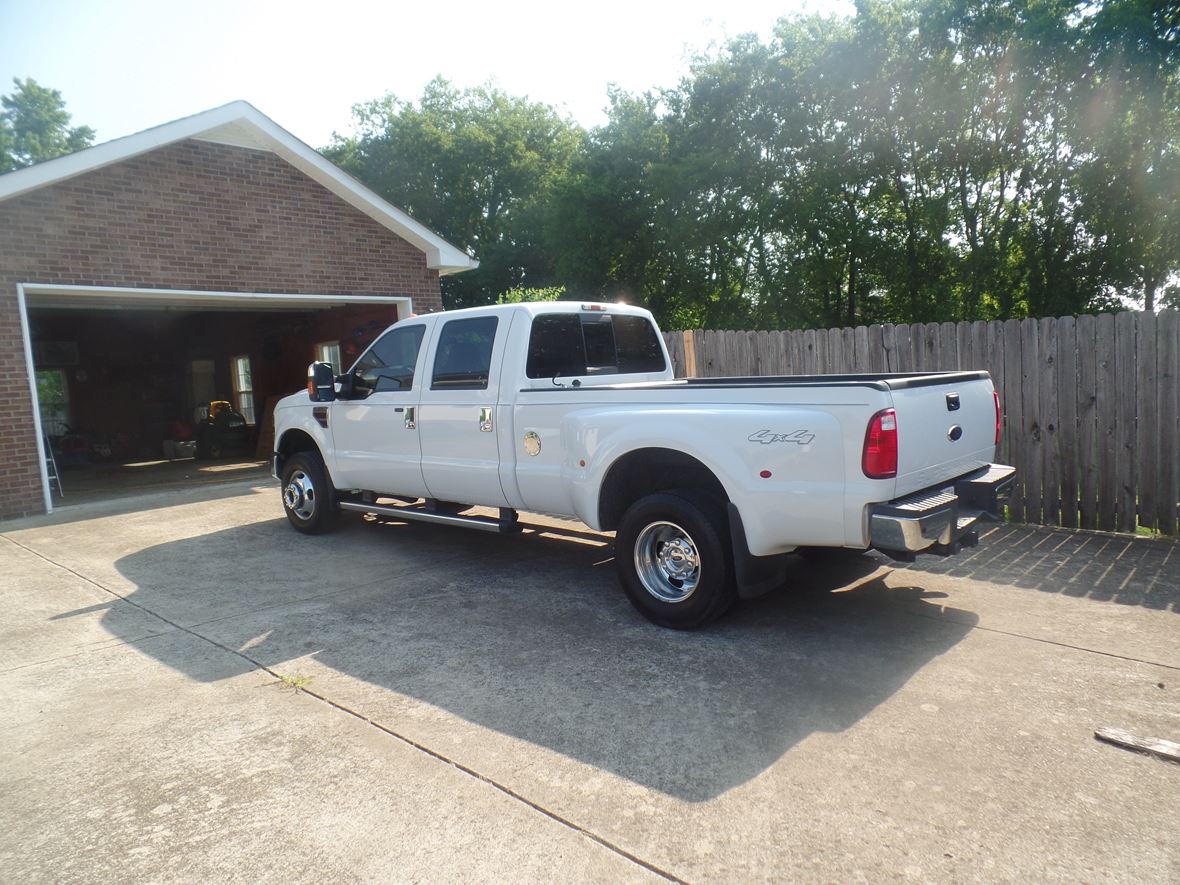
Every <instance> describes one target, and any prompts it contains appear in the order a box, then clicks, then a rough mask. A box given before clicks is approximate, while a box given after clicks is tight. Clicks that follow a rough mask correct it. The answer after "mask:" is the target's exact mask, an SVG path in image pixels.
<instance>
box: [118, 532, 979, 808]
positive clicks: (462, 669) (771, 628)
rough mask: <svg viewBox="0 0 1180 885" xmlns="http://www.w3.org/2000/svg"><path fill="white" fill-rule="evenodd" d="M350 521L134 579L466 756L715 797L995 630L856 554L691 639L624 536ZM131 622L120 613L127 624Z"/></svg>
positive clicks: (165, 654)
mask: <svg viewBox="0 0 1180 885" xmlns="http://www.w3.org/2000/svg"><path fill="white" fill-rule="evenodd" d="M344 523H345V524H344V525H343V526H342V527H341V530H340V531H338V532H337V533H336V534H334V535H328V536H320V537H314V538H308V537H304V536H299V535H296V534H295V533H294V532H292V531H291V530H290V529H289V528H288V527H287V525H286V523H285V521H284V520H274V521H268V522H260V523H255V524H253V525H247V526H241V527H237V528H233V529H230V530H226V531H221V532H214V533H211V534H207V535H203V536H199V537H194V538H187V539H183V540H178V541H174V542H170V543H167V544H161V545H158V546H156V547H151V548H147V549H144V550H141V551H137V552H135V553H132V554H130V555H128V556H126V557H124V558H122V559H120V560H119V561H118V563H117V567H118V569H119V571H120V572H121V574H122V575H123V576H125V577H126V578H127V579H129V580H130V581H132V582H134V584H135V585H136V588H137V589H136V590H135V591H134V593H132V594H131V596H130V597H129V598H130V599H131V601H132V602H134V603H136V604H137V605H139V606H141V607H143V608H145V609H147V610H149V611H151V612H154V613H156V614H158V615H160V616H162V617H164V618H167V619H168V620H170V621H172V622H174V623H178V624H182V625H184V626H186V627H187V628H189V629H191V630H192V631H193V632H195V633H197V634H199V635H201V636H204V637H207V638H209V639H211V640H213V641H214V642H216V643H218V644H220V645H222V646H224V647H225V648H227V649H231V650H238V651H240V652H241V654H242V655H246V656H248V657H249V658H250V659H251V660H253V661H256V662H259V663H262V664H265V665H266V666H268V667H271V668H274V669H275V670H277V671H279V672H283V673H295V672H299V673H304V674H314V677H315V679H314V685H315V688H316V689H317V691H320V692H322V693H323V694H325V695H327V696H328V697H330V698H332V699H333V700H335V701H338V702H340V703H342V704H345V705H346V706H348V707H350V708H351V709H354V710H357V711H358V712H360V713H361V714H363V715H364V716H366V717H368V718H371V719H373V720H374V721H376V722H380V723H381V724H383V725H385V726H387V727H389V728H391V729H392V730H394V731H396V732H398V733H401V734H404V735H405V736H407V737H409V738H411V739H413V740H416V741H420V742H422V743H424V744H426V745H428V746H431V747H432V748H435V749H437V748H439V747H442V746H446V747H449V749H448V750H447V752H450V753H453V754H454V755H455V756H456V758H457V760H458V761H461V762H463V763H464V764H468V765H471V766H472V767H476V768H479V767H480V759H481V758H482V757H481V756H480V755H479V754H480V753H483V752H491V753H492V754H498V755H500V756H501V757H502V756H503V754H504V752H505V750H504V748H503V746H500V747H499V748H498V749H496V748H495V746H494V744H495V742H492V744H493V749H491V750H488V749H487V747H486V746H484V745H485V744H486V743H487V741H488V739H486V738H480V737H479V736H478V732H477V733H476V735H475V736H474V737H473V736H472V735H471V734H470V732H469V730H468V729H466V728H462V727H457V726H456V724H455V723H454V721H453V719H451V718H449V717H451V716H457V717H460V718H461V719H463V720H465V721H466V722H469V723H473V724H474V725H476V726H479V727H482V728H485V729H491V730H492V731H495V732H498V733H500V734H502V735H507V736H510V737H511V738H515V739H519V740H522V741H527V742H529V743H531V744H534V745H536V746H538V747H541V748H544V749H546V750H549V751H552V752H553V753H556V754H560V755H561V756H564V757H567V758H569V759H573V760H576V761H578V762H581V763H584V764H585V765H588V766H592V767H593V768H597V769H601V770H604V771H607V772H611V773H613V774H616V775H618V776H620V777H623V778H626V779H627V780H629V781H632V782H634V783H636V784H641V785H643V786H645V787H649V788H651V789H654V790H658V791H660V792H662V793H665V794H668V795H671V796H675V797H678V798H681V799H685V800H688V801H694V802H696V801H704V800H708V799H711V798H713V797H716V796H718V795H719V794H721V793H723V792H725V791H726V790H728V789H731V788H733V787H735V786H738V785H740V784H743V783H746V782H747V781H749V780H750V779H752V778H754V777H756V776H757V775H758V774H760V773H761V772H762V771H764V770H765V769H766V768H768V767H769V766H771V765H772V764H774V762H775V761H776V760H778V759H779V758H780V757H781V756H782V755H783V754H784V753H786V752H788V751H789V750H790V749H791V748H792V747H793V746H794V745H796V744H797V743H799V742H800V741H802V740H804V739H805V738H807V737H808V736H809V735H812V734H814V733H817V732H840V731H844V730H845V729H848V728H849V727H851V726H853V725H854V724H855V723H857V722H858V721H859V720H861V719H862V718H863V717H865V716H867V715H868V714H869V713H871V712H872V711H873V710H874V709H875V708H876V707H877V706H878V705H879V704H881V703H882V702H883V701H885V700H887V699H888V698H889V697H891V696H892V695H893V694H894V693H895V692H897V691H898V689H899V688H901V687H902V686H903V685H904V684H905V683H906V682H907V681H908V680H909V679H910V678H911V677H912V676H913V675H914V674H915V673H917V672H918V671H919V670H921V669H922V668H923V667H924V666H925V665H926V664H927V663H929V662H930V661H931V660H932V659H934V658H937V657H938V656H939V655H942V654H945V653H946V652H947V651H948V650H949V649H951V648H952V647H954V646H955V644H956V643H958V642H959V641H960V640H961V639H962V638H963V637H964V635H965V634H966V633H967V632H968V631H969V630H970V629H971V628H972V626H973V625H974V624H975V623H976V621H977V618H976V617H975V615H974V614H973V613H970V612H964V611H955V610H952V609H947V608H945V607H943V606H941V605H940V604H939V603H938V601H937V598H932V597H937V596H938V595H937V594H930V593H928V592H926V591H924V590H923V589H922V588H921V587H920V586H901V587H899V586H887V585H886V583H885V581H884V577H885V576H886V575H887V574H889V572H888V570H887V569H883V568H882V567H881V564H880V563H879V562H878V561H876V560H873V559H871V558H869V557H864V556H850V557H848V558H845V559H842V560H840V561H837V562H832V563H826V564H822V565H813V564H811V563H807V562H804V561H803V560H802V559H800V560H799V562H798V563H796V564H795V567H794V568H793V569H792V572H791V575H790V579H789V583H790V585H791V586H790V587H789V588H784V589H783V590H781V591H776V592H775V593H772V594H771V595H769V596H767V597H764V598H762V599H760V600H757V601H754V602H751V603H747V604H746V605H744V606H742V607H741V608H740V609H738V610H737V611H735V612H733V613H731V615H730V616H729V617H727V618H726V619H724V620H723V621H722V622H720V623H718V624H716V625H714V626H713V627H711V628H708V629H705V630H702V631H698V632H695V633H678V632H674V631H668V630H664V629H660V628H658V627H654V626H652V625H650V624H649V623H647V622H646V621H644V620H643V619H642V618H641V617H640V616H639V615H638V614H637V613H636V612H635V611H634V610H633V609H632V607H631V606H630V604H629V603H628V602H627V600H626V599H625V598H624V597H623V594H622V592H621V591H620V590H619V589H618V588H617V585H616V584H615V580H614V563H613V560H612V559H611V548H610V540H611V539H610V538H609V537H606V536H602V535H596V534H593V533H590V532H578V531H572V530H571V531H565V530H562V529H549V530H545V531H530V532H526V533H525V534H524V535H522V536H518V537H509V538H505V537H500V536H496V535H488V534H482V533H478V532H463V531H457V530H454V529H447V528H440V527H433V526H426V525H420V524H412V525H407V524H401V523H391V522H382V521H376V520H370V522H369V524H365V523H363V522H362V521H361V520H360V519H345V520H344ZM247 551H248V556H247V555H246V552H247ZM230 554H232V555H230ZM230 562H236V563H237V564H238V566H237V567H231V566H229V563H230ZM247 563H248V565H247ZM247 575H248V576H249V577H245V576H247ZM914 578H915V581H917V582H918V583H920V576H917V575H915V576H914ZM120 605H121V603H120ZM124 620H125V619H123V618H119V617H115V616H109V613H108V617H107V624H108V626H109V628H110V629H111V630H112V631H117V630H118V629H119V625H120V623H122V622H123V621H124ZM170 635H172V634H170ZM128 638H130V637H128ZM136 644H137V647H138V648H140V650H141V651H143V652H144V653H146V654H150V655H152V656H155V657H157V658H158V659H159V660H161V661H162V662H163V663H164V664H166V665H167V666H169V667H172V668H173V669H175V670H177V671H180V672H182V673H185V674H186V675H188V676H189V677H190V678H193V679H196V680H200V681H216V680H219V679H224V678H228V677H231V676H234V675H238V674H241V673H246V672H249V671H251V670H253V669H254V666H253V664H251V663H250V661H248V660H246V659H245V658H244V657H241V656H239V655H232V656H231V655H229V654H225V653H222V652H213V651H212V650H211V649H210V648H209V646H207V645H206V644H204V643H199V644H198V643H193V642H187V641H168V640H167V637H157V638H155V639H152V640H148V641H144V642H137V643H136ZM211 655H216V656H218V657H220V658H223V659H224V660H221V661H220V662H219V663H218V664H217V665H216V666H210V663H211V662H210V661H209V658H210V656H211ZM321 668H329V670H330V671H333V672H324V671H323V670H322V669H321ZM336 674H339V676H341V677H345V678H343V679H340V678H339V677H338V676H337V675H336ZM421 702H424V703H421ZM440 711H441V712H440ZM464 734H466V738H465V739H464V737H463V735H464ZM456 741H457V742H456ZM472 754H474V756H473V755H472ZM542 758H543V757H542ZM514 764H515V765H517V766H519V765H523V764H526V763H524V762H521V761H520V760H517V761H516V762H515V763H514Z"/></svg>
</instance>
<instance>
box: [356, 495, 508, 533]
mask: <svg viewBox="0 0 1180 885" xmlns="http://www.w3.org/2000/svg"><path fill="white" fill-rule="evenodd" d="M340 509H341V510H355V511H356V512H357V513H378V514H380V515H381V516H392V517H393V518H394V519H409V520H414V521H417V522H433V523H437V524H439V525H457V526H460V527H462V528H468V529H478V530H479V531H481V532H496V533H498V534H501V535H506V534H510V533H511V532H519V531H520V523H519V522H517V514H516V511H515V510H512V509H511V508H508V507H501V508H500V518H499V519H489V518H488V517H486V516H452V515H451V514H448V513H435V512H433V511H431V510H423V509H421V508H418V507H392V506H390V505H388V504H365V503H363V502H361V501H341V502H340Z"/></svg>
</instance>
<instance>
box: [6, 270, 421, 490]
mask: <svg viewBox="0 0 1180 885" xmlns="http://www.w3.org/2000/svg"><path fill="white" fill-rule="evenodd" d="M20 294H21V299H20V300H21V310H22V319H23V321H24V327H25V331H26V334H27V340H26V347H27V349H28V353H27V362H28V367H29V371H30V380H31V385H30V386H31V389H32V395H33V398H34V404H35V407H36V408H35V415H36V420H37V421H38V423H39V427H38V428H37V430H38V435H39V437H40V440H41V443H42V446H43V448H44V449H45V451H44V452H43V456H44V457H43V459H42V460H43V470H42V478H43V485H44V488H45V496H46V502H45V503H46V509H48V510H52V509H53V508H54V506H55V505H56V506H60V505H61V504H63V503H72V502H81V501H89V500H96V499H102V498H107V497H118V496H123V495H127V494H132V493H137V492H142V491H146V490H156V489H165V488H176V487H185V486H193V485H204V484H209V483H215V482H223V481H225V480H227V479H234V478H250V477H253V476H257V477H259V478H262V477H264V476H265V475H266V473H267V470H268V457H269V451H270V446H271V442H272V440H273V423H272V416H271V410H272V409H273V405H274V402H275V401H276V400H277V399H278V398H279V397H281V396H285V395H286V394H289V393H292V392H294V391H297V390H298V389H300V387H301V386H302V384H303V379H304V377H305V373H306V368H307V364H308V363H309V362H311V361H312V360H315V359H321V360H325V361H328V362H332V363H333V364H334V365H335V366H336V368H337V370H338V371H339V370H342V369H343V368H344V366H345V365H346V364H351V362H352V361H353V360H354V359H355V358H356V357H357V356H358V355H359V354H360V352H361V351H362V350H363V349H364V348H365V347H366V346H367V345H368V344H369V342H370V341H372V340H373V339H374V338H375V337H376V336H377V335H378V334H379V333H380V332H381V331H382V330H383V329H384V328H385V327H386V326H388V325H390V324H391V323H393V322H396V321H397V319H399V318H400V317H404V316H407V315H408V314H409V312H410V309H411V304H410V299H409V298H407V297H400V296H388V297H380V296H356V297H347V296H329V295H307V294H304V295H287V294H270V293H242V292H203V291H186V290H161V289H108V288H101V287H76V286H57V287H54V286H31V285H25V286H23V287H22V291H21V293H20ZM50 455H52V460H50ZM54 462H56V473H57V474H58V476H60V482H59V481H57V480H56V479H54V478H53V473H54V469H53V465H54ZM63 493H64V494H63Z"/></svg>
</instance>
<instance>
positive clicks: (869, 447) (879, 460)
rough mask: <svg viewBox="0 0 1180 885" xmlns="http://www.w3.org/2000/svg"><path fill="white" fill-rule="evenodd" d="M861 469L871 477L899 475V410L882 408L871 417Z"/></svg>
mask: <svg viewBox="0 0 1180 885" xmlns="http://www.w3.org/2000/svg"><path fill="white" fill-rule="evenodd" d="M860 463H861V469H863V470H864V474H865V476H867V477H868V478H869V479H889V478H890V477H893V476H897V412H895V411H893V409H882V410H881V411H879V412H878V413H877V414H875V415H874V416H873V417H872V418H870V419H869V429H868V430H867V431H865V448H864V453H863V454H862V455H861V459H860Z"/></svg>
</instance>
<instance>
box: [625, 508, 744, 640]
mask: <svg viewBox="0 0 1180 885" xmlns="http://www.w3.org/2000/svg"><path fill="white" fill-rule="evenodd" d="M728 534H729V532H728V525H727V522H726V519H725V515H724V513H723V511H722V510H721V508H720V506H719V505H718V504H717V502H715V501H713V500H712V499H711V498H709V497H708V496H705V495H700V494H697V493H695V492H692V491H674V492H659V493H657V494H654V495H648V496H646V497H644V498H640V499H639V500H638V501H636V502H635V503H634V504H632V505H631V507H630V508H628V510H627V512H626V513H624V514H623V518H622V521H621V522H620V523H619V530H618V532H617V533H616V535H615V566H616V568H617V569H618V574H619V581H620V583H621V584H622V585H623V590H624V591H626V593H627V597H628V598H629V599H630V600H631V602H632V603H633V604H634V605H635V607H636V608H637V609H639V611H640V612H642V613H643V615H644V616H645V617H647V618H648V619H649V620H650V621H652V622H653V623H656V624H659V625H660V626H662V627H672V628H674V629H678V630H690V629H693V628H695V627H702V626H704V625H705V624H708V623H710V622H711V621H715V620H716V619H717V618H719V617H721V615H723V614H724V613H725V612H726V611H727V610H728V609H729V607H730V606H732V605H733V603H734V601H735V600H736V599H737V590H736V587H735V585H734V581H733V555H732V552H731V550H730V547H729V543H728Z"/></svg>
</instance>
